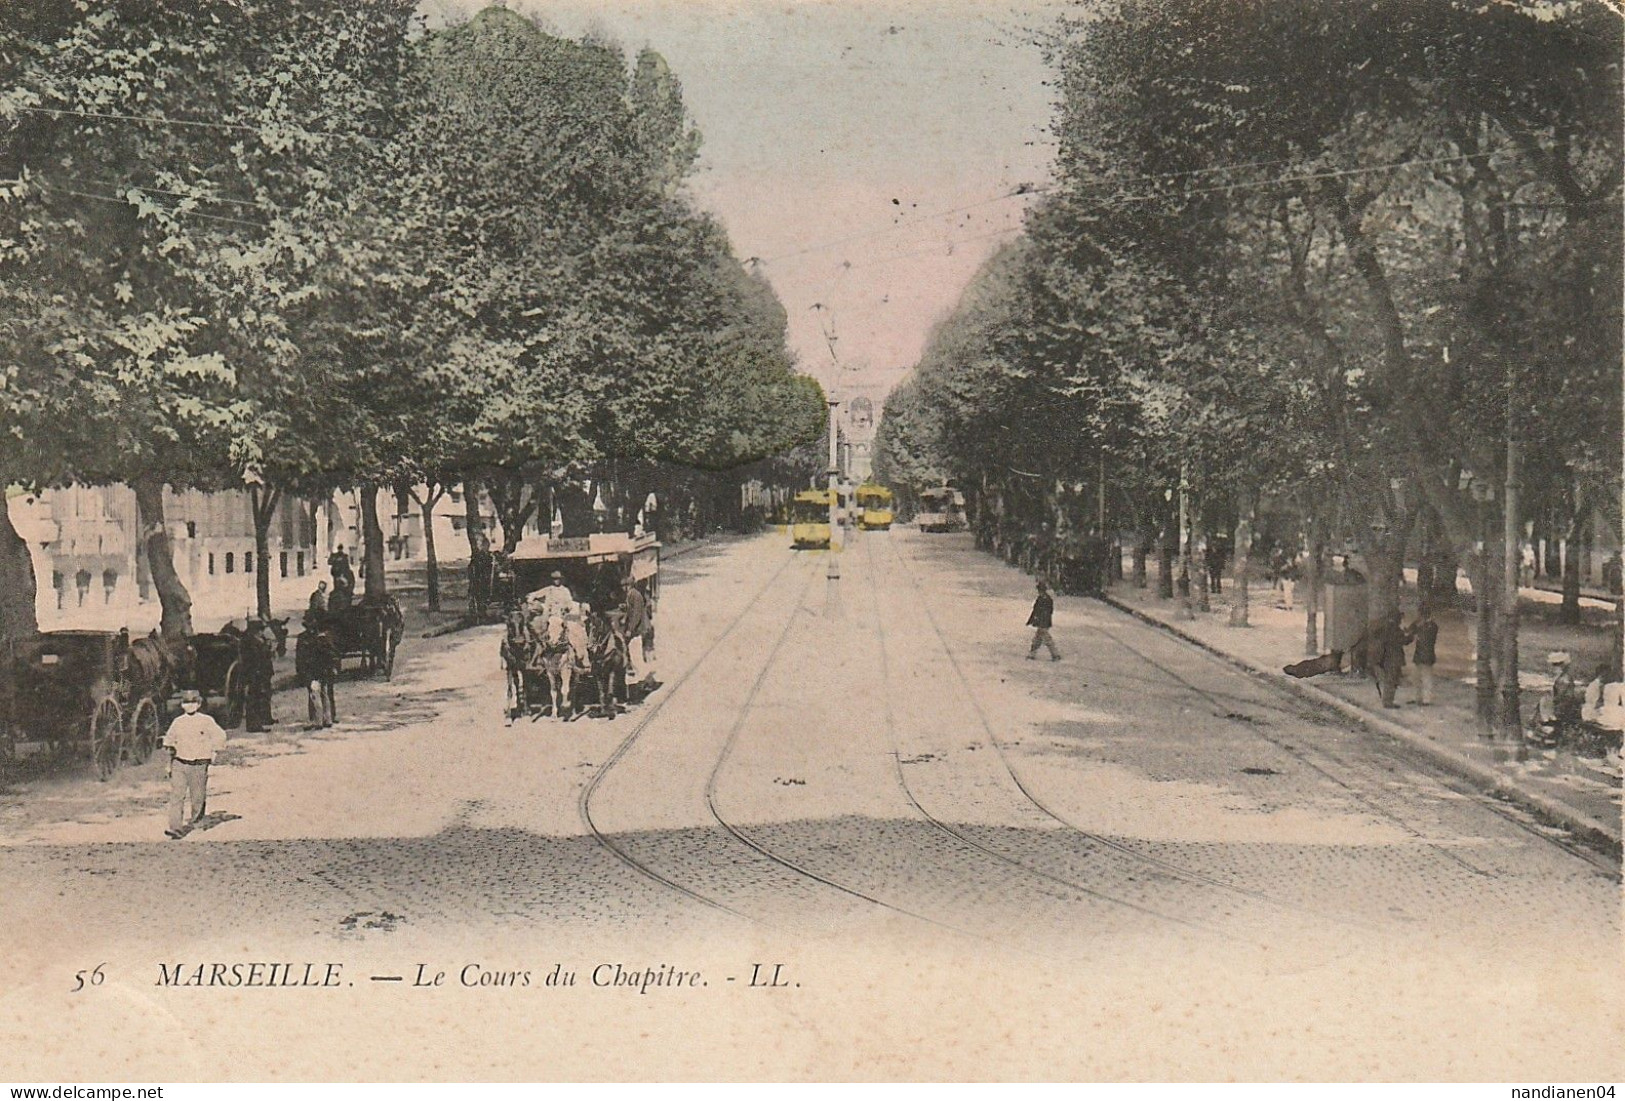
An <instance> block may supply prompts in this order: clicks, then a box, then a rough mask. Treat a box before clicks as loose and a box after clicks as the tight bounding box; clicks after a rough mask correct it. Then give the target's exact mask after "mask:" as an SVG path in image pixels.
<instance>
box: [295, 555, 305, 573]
mask: <svg viewBox="0 0 1625 1101" xmlns="http://www.w3.org/2000/svg"><path fill="white" fill-rule="evenodd" d="M294 563H295V566H296V568H297V569H298V571H299V574H298V575H299V576H300V577H303V576H305V552H304V551H300V552H299V553H298V554H297V555H295V556H294Z"/></svg>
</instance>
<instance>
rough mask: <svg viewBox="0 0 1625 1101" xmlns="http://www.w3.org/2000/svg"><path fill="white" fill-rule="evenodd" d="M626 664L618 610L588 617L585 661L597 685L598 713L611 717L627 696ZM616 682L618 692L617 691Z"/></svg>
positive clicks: (597, 613)
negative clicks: (617, 688)
mask: <svg viewBox="0 0 1625 1101" xmlns="http://www.w3.org/2000/svg"><path fill="white" fill-rule="evenodd" d="M628 663H629V659H628V656H627V645H626V630H625V622H624V619H623V617H622V614H621V612H620V611H619V610H616V611H613V612H610V613H608V614H605V613H603V612H593V613H592V614H591V615H589V616H588V617H587V664H588V669H589V670H590V672H591V675H592V678H593V681H594V682H595V683H596V684H597V686H598V713H599V714H600V715H605V714H607V715H608V716H609V717H610V718H611V719H613V718H614V717H615V716H616V715H617V714H619V713H620V706H621V701H622V700H624V699H625V698H626V669H627V665H628ZM617 684H618V685H619V691H617V690H616V686H617Z"/></svg>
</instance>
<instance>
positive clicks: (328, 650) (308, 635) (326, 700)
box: [293, 616, 338, 730]
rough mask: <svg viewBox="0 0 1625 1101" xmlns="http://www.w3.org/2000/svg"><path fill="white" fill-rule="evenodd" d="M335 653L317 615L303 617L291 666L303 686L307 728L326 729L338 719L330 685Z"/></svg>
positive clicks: (336, 663) (331, 684)
mask: <svg viewBox="0 0 1625 1101" xmlns="http://www.w3.org/2000/svg"><path fill="white" fill-rule="evenodd" d="M337 667H338V653H337V651H336V650H335V649H334V648H333V640H332V638H331V637H330V636H329V635H328V633H327V632H326V631H325V630H323V629H322V625H321V619H320V617H313V616H306V617H305V629H304V630H303V631H301V632H300V633H299V638H298V640H297V641H296V642H295V643H294V649H293V668H294V673H295V674H296V675H297V676H298V678H299V683H300V684H302V685H304V687H305V694H306V698H307V702H308V705H309V725H307V726H306V728H305V729H307V730H325V729H326V728H328V727H330V726H332V725H333V723H334V722H335V721H336V720H337V718H338V715H337V714H336V711H337V708H336V707H335V706H334V699H333V696H334V692H333V684H334V681H335V680H336V679H337Z"/></svg>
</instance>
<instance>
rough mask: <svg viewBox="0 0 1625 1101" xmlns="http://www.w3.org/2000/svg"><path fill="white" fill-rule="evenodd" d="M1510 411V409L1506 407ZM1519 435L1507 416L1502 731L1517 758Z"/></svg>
mask: <svg viewBox="0 0 1625 1101" xmlns="http://www.w3.org/2000/svg"><path fill="white" fill-rule="evenodd" d="M1508 412H1510V409H1509V410H1508ZM1521 459H1522V456H1521V455H1520V454H1519V447H1518V437H1517V434H1516V431H1515V430H1514V428H1513V426H1512V423H1511V421H1510V419H1509V420H1508V423H1507V470H1506V485H1505V487H1504V488H1505V491H1506V495H1505V498H1504V501H1503V504H1504V506H1505V508H1504V509H1503V512H1502V516H1501V542H1502V544H1503V546H1502V562H1501V581H1502V584H1501V623H1500V635H1501V715H1500V719H1501V722H1500V726H1501V732H1502V733H1503V734H1505V735H1506V736H1507V737H1508V738H1509V739H1510V740H1511V741H1512V744H1513V747H1514V749H1515V750H1516V754H1517V759H1518V760H1520V761H1522V760H1524V759H1525V758H1526V757H1527V756H1528V752H1529V751H1528V749H1527V748H1526V747H1525V746H1524V741H1523V707H1522V702H1523V701H1522V690H1521V688H1520V687H1519V684H1518V573H1519V570H1520V568H1521V567H1522V565H1523V554H1522V550H1523V547H1522V543H1521V540H1520V538H1519V536H1520V530H1519V529H1520V527H1521V525H1520V524H1519V523H1518V509H1519V499H1518V490H1519V488H1520V483H1519V473H1520V471H1519V466H1520V463H1521Z"/></svg>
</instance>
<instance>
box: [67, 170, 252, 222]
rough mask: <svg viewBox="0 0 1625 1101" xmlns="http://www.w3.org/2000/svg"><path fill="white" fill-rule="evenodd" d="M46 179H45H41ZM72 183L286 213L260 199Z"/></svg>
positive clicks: (127, 185) (79, 180)
mask: <svg viewBox="0 0 1625 1101" xmlns="http://www.w3.org/2000/svg"><path fill="white" fill-rule="evenodd" d="M40 178H41V179H44V178H45V177H43V176H42V177H40ZM70 182H71V183H75V184H79V185H89V186H92V187H112V188H120V187H122V188H127V189H129V190H132V191H140V192H143V193H144V194H149V195H172V196H174V197H175V198H178V199H193V200H195V201H197V202H200V203H228V204H230V205H232V206H246V207H252V208H254V209H256V210H268V211H271V212H272V213H274V214H282V213H284V208H283V207H280V206H278V205H277V204H275V203H272V202H266V201H264V200H259V199H235V198H232V197H231V196H229V195H199V194H196V193H194V192H191V191H175V190H172V189H170V188H165V187H158V186H157V185H155V184H137V183H119V182H118V181H116V180H93V179H84V178H81V177H75V178H73V179H72V180H71V181H70Z"/></svg>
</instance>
